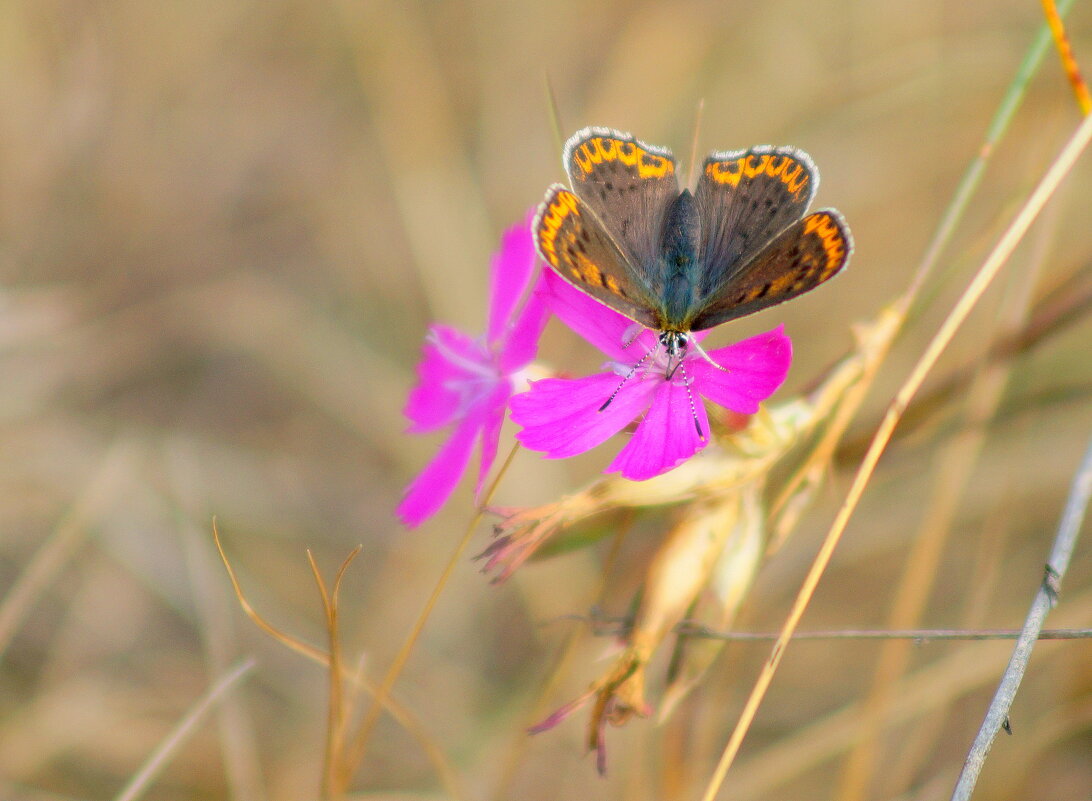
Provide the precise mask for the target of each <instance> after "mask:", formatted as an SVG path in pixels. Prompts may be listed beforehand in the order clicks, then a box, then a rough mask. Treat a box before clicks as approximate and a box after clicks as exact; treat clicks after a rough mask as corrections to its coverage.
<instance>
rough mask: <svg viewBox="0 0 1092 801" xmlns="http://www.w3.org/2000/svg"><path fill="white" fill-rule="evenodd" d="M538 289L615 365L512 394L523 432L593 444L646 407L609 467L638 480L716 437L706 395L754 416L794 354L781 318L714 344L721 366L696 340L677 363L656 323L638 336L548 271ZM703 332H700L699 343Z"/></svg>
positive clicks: (555, 448) (556, 454)
mask: <svg viewBox="0 0 1092 801" xmlns="http://www.w3.org/2000/svg"><path fill="white" fill-rule="evenodd" d="M539 293H540V294H541V295H542V296H543V297H544V299H545V301H546V303H547V304H548V305H549V307H550V309H551V310H552V311H553V312H554V314H556V315H557V316H558V317H560V318H561V319H562V320H563V321H564V322H565V324H566V325H568V326H569V327H570V328H572V329H573V330H574V331H576V333H578V334H580V335H581V336H582V337H584V338H585V339H586V340H588V341H589V342H591V343H592V344H593V345H595V346H596V347H597V348H599V349H600V350H601V351H603V352H604V353H605V354H607V355H608V356H609V357H610V358H611V359H612V360H613V362H611V363H610V367H611V370H610V372H605V373H599V374H597V375H593V376H588V377H587V378H580V379H575V380H569V379H560V378H550V379H545V380H542V381H535V382H533V383H532V385H531V390H530V391H529V392H526V393H523V394H522V395H517V396H516V397H514V398H512V400H511V408H512V419H513V420H514V421H515V422H516V423H518V424H519V425H520V426H522V428H523V430H522V431H520V432H519V433H518V434H517V435H516V436H517V439H519V441H520V442H521V443H523V445H524V446H526V447H528V448H530V449H531V450H536V451H542V452H543V453H545V455H546V456H547V457H548V458H551V459H562V458H565V457H568V456H575V455H576V454H578V453H583V452H584V451H586V450H589V449H591V448H594V447H595V446H596V445H599V444H600V443H602V442H604V441H606V440H607V439H608V438H610V437H611V436H612V435H614V434H617V433H618V432H619V431H621V430H622V429H623V428H625V427H626V426H627V425H628V424H629V423H630V422H631V421H633V419H634V418H636V417H637V416H638V415H640V414H641V413H644V419H643V420H642V421H641V422H640V423H639V424H638V426H637V430H636V432H635V433H634V435H633V437H632V438H631V439H630V441H629V442H628V443H626V445H625V447H623V448H622V450H621V452H619V454H618V455H617V456H616V457H615V459H614V461H613V462H611V464H610V466H609V467H607V469H606V472H613V471H617V472H619V473H621V474H622V475H623V476H624V477H625V478H628V479H632V480H634V481H643V480H645V479H648V478H652V477H654V476H658V475H660V474H661V473H664V472H667V471H668V470H670V469H671V468H673V467H676V466H677V465H679V464H680V463H681V462H684V461H686V460H687V459H689V458H690V457H691V456H693V455H694V454H695V453H697V452H698V451H699V450H701V449H702V448H704V447H705V446H706V445H708V444H709V418H708V416H707V414H706V411H705V406H704V405H703V404H702V398H707V399H708V400H711V401H713V402H714V403H717V404H720V405H721V406H724V407H726V408H728V409H731V410H732V411H735V412H741V413H743V414H754V413H755V412H757V411H758V404H759V402H760V401H762V400H764V399H766V398H768V397H769V396H770V395H772V394H773V393H774V391H775V390H776V389H777V388H778V387H779V386H781V382H782V381H784V380H785V375H786V374H787V373H788V371H789V364H790V362H791V361H792V342H791V341H790V340H789V338H788V337H787V336H786V335H785V333H784V332H783V330H782V327H781V326H778V327H777V328H775V329H774V330H773V331H767V332H766V333H765V334H759V335H758V336H755V337H751V338H750V339H745V340H743V341H742V342H737V343H736V344H734V345H729V346H728V347H726V348H719V349H717V350H714V351H710V352H709V357H710V358H711V359H712V360H713V361H714V362H716V364H718V365H720V366H721V367H723V368H725V369H723V370H721V369H718V368H717V367H715V366H714V365H712V364H710V363H709V361H707V360H706V359H705V358H704V357H703V356H702V355H701V353H700V352H699V351H698V348H696V347H695V346H694V345H693V344H691V345H690V347H688V348H687V349H686V351H685V353H684V355H683V357H682V361H681V364H680V362H679V359H678V358H677V357H676V358H669V357H668V354H667V352H666V350H665V348H664V347H663V346H662V345H660V343H659V340H658V338H657V334H656V332H655V331H650V330H642V331H641V333H640V334H638V335H637V336H636V337H635V338H634V337H633V335H632V332H633V330H634V326H635V325H636V324H635V323H633V322H632V321H631V320H629V319H627V318H626V317H623V316H622V315H620V314H618V313H617V312H615V311H613V310H611V309H609V308H607V307H606V306H604V305H603V304H601V303H599V302H598V301H596V300H594V299H593V298H591V297H588V296H587V295H585V294H584V293H583V292H580V291H579V290H577V289H575V288H574V287H572V286H570V285H569V284H568V283H567V282H566V281H565V280H564V279H562V278H560V277H559V276H557V275H555V274H554V273H553V272H552V271H549V270H547V271H546V276H545V281H544V282H543V283H542V285H541V287H540V289H539ZM701 338H702V335H700V334H698V335H696V336H694V337H692V342H696V341H697V340H700V339H701ZM642 359H643V360H644V361H643V363H641V364H640V366H639V367H638V369H637V370H636V371H634V372H633V375H632V376H630V377H629V379H628V380H626V381H624V382H622V378H623V377H624V376H626V375H627V374H629V373H630V371H632V370H633V368H634V366H635V365H637V364H638V362H640V361H641V360H642ZM688 388H689V391H688ZM616 391H617V394H614V397H613V400H611V402H610V404H609V405H607V406H606V408H602V407H603V405H604V403H605V402H606V401H607V399H608V398H611V396H612V394H613V393H615V392H616Z"/></svg>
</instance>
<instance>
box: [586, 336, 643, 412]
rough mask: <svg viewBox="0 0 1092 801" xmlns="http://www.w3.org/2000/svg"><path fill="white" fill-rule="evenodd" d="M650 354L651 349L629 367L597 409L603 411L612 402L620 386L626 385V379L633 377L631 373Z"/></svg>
mask: <svg viewBox="0 0 1092 801" xmlns="http://www.w3.org/2000/svg"><path fill="white" fill-rule="evenodd" d="M651 355H652V351H648V352H646V353H645V355H644V356H642V357H641V358H640V359H638V360H637V364H635V365H633V366H632V367H631V368H629V372H628V373H626V374H625V376H623V377H622V380H621V381H619V382H618V386H616V387H615V388H614V392H612V393H610V397H609V398H607V401H606V403H604V404H603V405H602V406H600V407H599V411H601V412H602V411H605V410H606V408H607V407H608V406H610V405H611V403H613V402H614V398H615V397H616V396H617V395H618V392H619V391H620V390H621V389H622V387H624V386H625V385H626V382H627V381H629V380H630V379H631V378H633V374H634V373H636V372H637V369H638V368H639V367H640V366H641V365H642V364H644V363H645V360H646V359H647V358H648V357H649V356H651Z"/></svg>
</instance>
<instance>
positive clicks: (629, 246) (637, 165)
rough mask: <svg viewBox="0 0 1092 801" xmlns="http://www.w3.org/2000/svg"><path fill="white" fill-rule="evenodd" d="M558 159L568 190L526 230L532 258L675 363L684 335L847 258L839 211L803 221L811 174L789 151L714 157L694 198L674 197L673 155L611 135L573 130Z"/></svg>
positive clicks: (551, 194) (769, 300)
mask: <svg viewBox="0 0 1092 801" xmlns="http://www.w3.org/2000/svg"><path fill="white" fill-rule="evenodd" d="M564 162H565V169H566V171H567V172H568V174H569V179H570V182H571V184H572V189H568V188H566V187H564V186H562V185H561V184H554V185H553V186H551V187H550V188H549V190H547V192H546V199H545V200H544V201H543V203H542V205H541V206H540V207H539V209H538V214H537V215H536V216H535V220H534V223H533V225H532V232H533V234H534V238H535V244H536V246H537V248H538V252H539V255H540V256H542V258H543V260H544V261H546V262H547V263H548V264H549V265H550V267H552V268H553V269H554V271H555V272H556V273H557V274H558V275H560V276H561V277H562V278H564V279H565V280H566V281H568V282H569V283H570V284H572V285H573V286H575V287H577V288H578V289H580V290H582V291H584V292H586V293H587V294H589V295H591V296H592V297H593V298H595V299H596V300H598V301H600V302H601V303H604V304H605V305H607V306H609V307H610V308H612V309H614V310H615V311H617V312H620V313H621V314H624V315H625V316H626V317H629V318H630V319H632V320H635V321H636V322H638V323H641V324H642V325H644V326H646V327H648V328H653V329H656V330H657V331H659V332H660V337H659V339H660V343H661V344H662V345H663V347H664V348H665V349H666V351H667V353H668V355H669V356H672V357H681V356H682V354H683V353H684V352H685V350H686V347H687V345H688V343H689V342H690V332H692V331H703V330H705V329H707V328H712V327H714V326H717V325H720V324H721V323H723V322H727V321H728V320H734V319H736V318H737V317H743V316H745V315H748V314H752V313H753V312H756V311H759V310H761V309H765V308H767V307H769V306H773V305H775V304H777V303H781V302H782V301H786V300H789V299H790V298H795V297H796V296H797V295H801V294H803V293H805V292H808V291H809V290H812V289H814V288H815V287H817V286H819V284H821V283H823V282H824V281H826V280H827V279H829V278H831V277H833V276H834V275H836V274H837V273H838V272H839V271H840V270H842V268H843V267H845V266H846V263H847V262H848V261H849V255H850V253H852V252H853V239H852V237H851V236H850V233H849V228H848V227H847V226H846V223H845V220H844V219H842V215H841V214H839V213H838V212H837V211H834V210H833V209H823V210H821V211H816V212H813V213H812V214H806V212H807V210H808V205H809V204H810V203H811V199H812V197H813V196H814V195H815V190H816V188H817V187H818V185H819V172H818V170H817V169H816V167H815V164H814V162H812V160H811V158H810V157H809V156H808V154H807V153H804V152H803V151H801V150H797V149H796V148H793V147H771V146H769V145H760V146H757V147H752V148H748V149H747V150H734V151H725V152H714V153H711V154H710V155H709V157H708V158H706V159H705V162H704V163H703V165H702V171H701V175H700V176H699V178H698V184H697V188H696V189H695V190H694V192H693V193H691V192H690V190H689V189H684V190H682V191H681V192H680V191H679V184H678V180H677V179H676V176H675V160H674V158H673V156H672V154H671V151H670V150H667V149H666V148H662V147H656V146H655V145H648V144H645V143H644V142H641V141H640V140H638V139H635V138H634V137H633V136H631V135H630V134H626V133H620V132H619V131H615V130H611V129H608V128H585V129H584V130H582V131H578V132H577V133H576V134H574V135H573V136H572V138H570V139H569V141H568V142H567V143H566V145H565V155H564ZM805 215H806V216H805Z"/></svg>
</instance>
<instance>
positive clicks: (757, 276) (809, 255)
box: [690, 209, 853, 331]
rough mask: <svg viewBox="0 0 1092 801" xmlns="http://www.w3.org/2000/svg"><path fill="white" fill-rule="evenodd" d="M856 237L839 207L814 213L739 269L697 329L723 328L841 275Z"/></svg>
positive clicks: (696, 321) (703, 311) (698, 319)
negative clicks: (838, 209) (731, 322)
mask: <svg viewBox="0 0 1092 801" xmlns="http://www.w3.org/2000/svg"><path fill="white" fill-rule="evenodd" d="M852 252H853V238H852V236H851V235H850V233H849V228H848V227H847V226H846V222H845V220H844V219H842V215H841V214H839V213H838V212H836V211H834V210H833V209H823V210H822V211H817V212H815V213H814V214H809V215H808V216H807V217H805V218H804V219H802V220H799V221H797V222H795V223H793V224H792V225H791V226H789V227H788V228H787V229H785V230H784V231H782V232H781V233H780V234H779V235H778V236H777V237H776V238H775V239H774V241H773V242H770V243H769V244H768V245H767V246H766V247H765V248H764V249H763V250H762V251H761V252H759V253H758V255H756V256H755V257H754V258H752V259H751V261H749V262H748V263H746V264H745V265H743V267H742V268H740V269H738V270H737V271H736V272H735V274H734V275H733V276H732V277H731V279H730V280H729V281H728V282H727V283H726V284H724V285H722V286H721V287H720V289H719V290H718V291H717V293H716V294H715V295H714V296H713V297H711V298H710V299H709V300H708V302H707V303H706V305H705V306H703V307H701V308H699V310H698V312H697V313H696V314H695V315H694V318H693V320H692V321H691V325H690V328H691V330H693V331H702V330H704V329H706V328H712V327H713V326H716V325H720V324H721V323H724V322H727V321H728V320H734V319H736V318H737V317H744V316H746V315H748V314H753V313H754V312H757V311H760V310H762V309H765V308H768V307H770V306H775V305H777V304H778V303H781V302H783V301H786V300H789V299H791V298H795V297H796V296H797V295H802V294H804V293H805V292H808V291H809V290H812V289H814V288H815V287H817V286H819V284H821V283H823V282H824V281H827V280H829V279H830V278H833V277H834V276H835V275H837V274H838V273H839V272H840V271H841V270H842V268H843V267H845V266H846V263H847V262H848V261H849V256H850V254H851V253H852Z"/></svg>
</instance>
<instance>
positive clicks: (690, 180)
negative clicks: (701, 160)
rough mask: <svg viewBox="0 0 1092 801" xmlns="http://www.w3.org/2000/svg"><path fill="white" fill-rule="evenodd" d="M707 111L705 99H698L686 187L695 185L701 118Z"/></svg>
mask: <svg viewBox="0 0 1092 801" xmlns="http://www.w3.org/2000/svg"><path fill="white" fill-rule="evenodd" d="M704 111H705V98H704V97H702V98H699V99H698V107H697V109H695V111H694V138H693V139H691V140H690V167H689V169H688V171H687V173H686V185H687V186H693V185H694V165H695V164H696V163H697V161H698V134H699V133H700V132H701V116H702V112H704Z"/></svg>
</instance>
